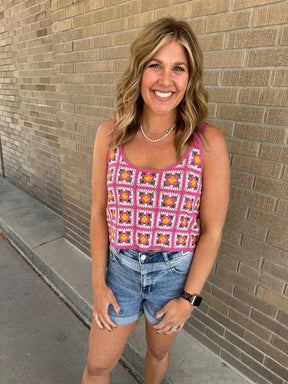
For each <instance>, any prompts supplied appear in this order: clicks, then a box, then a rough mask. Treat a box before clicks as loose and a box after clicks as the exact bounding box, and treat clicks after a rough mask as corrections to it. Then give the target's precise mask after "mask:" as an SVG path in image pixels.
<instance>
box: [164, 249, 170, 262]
mask: <svg viewBox="0 0 288 384" xmlns="http://www.w3.org/2000/svg"><path fill="white" fill-rule="evenodd" d="M162 254H163V259H164V261H165V264H167V265H168V264H169V263H170V260H169V257H168V252H165V251H162Z"/></svg>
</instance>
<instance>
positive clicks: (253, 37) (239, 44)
mask: <svg viewBox="0 0 288 384" xmlns="http://www.w3.org/2000/svg"><path fill="white" fill-rule="evenodd" d="M277 38H278V30H277V29H269V30H266V29H265V30H262V29H260V30H253V31H242V32H239V31H237V32H232V33H229V36H228V41H227V46H226V48H227V49H239V48H245V49H247V48H256V47H269V46H274V45H276V44H277Z"/></svg>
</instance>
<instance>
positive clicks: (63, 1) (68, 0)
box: [58, 0, 73, 8]
mask: <svg viewBox="0 0 288 384" xmlns="http://www.w3.org/2000/svg"><path fill="white" fill-rule="evenodd" d="M72 4H73V0H58V8H63V7H67V6H69V5H72Z"/></svg>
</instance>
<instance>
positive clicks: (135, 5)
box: [115, 0, 140, 18]
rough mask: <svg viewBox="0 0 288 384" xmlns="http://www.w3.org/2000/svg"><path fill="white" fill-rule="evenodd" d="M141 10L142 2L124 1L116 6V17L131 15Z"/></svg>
mask: <svg viewBox="0 0 288 384" xmlns="http://www.w3.org/2000/svg"><path fill="white" fill-rule="evenodd" d="M138 12H140V3H139V1H135V0H134V1H129V2H128V3H126V4H125V3H124V4H121V5H117V6H116V7H115V17H116V18H121V17H127V16H130V15H135V14H137V13H138Z"/></svg>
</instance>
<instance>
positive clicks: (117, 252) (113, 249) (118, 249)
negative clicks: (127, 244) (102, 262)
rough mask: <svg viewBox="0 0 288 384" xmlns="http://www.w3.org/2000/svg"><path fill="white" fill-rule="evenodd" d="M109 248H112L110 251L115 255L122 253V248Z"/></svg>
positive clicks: (111, 246) (110, 246)
mask: <svg viewBox="0 0 288 384" xmlns="http://www.w3.org/2000/svg"><path fill="white" fill-rule="evenodd" d="M109 248H110V250H111V251H113V252H114V253H116V255H119V253H120V251H121V249H120V248H115V247H113V245H111V244H110V245H109Z"/></svg>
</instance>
